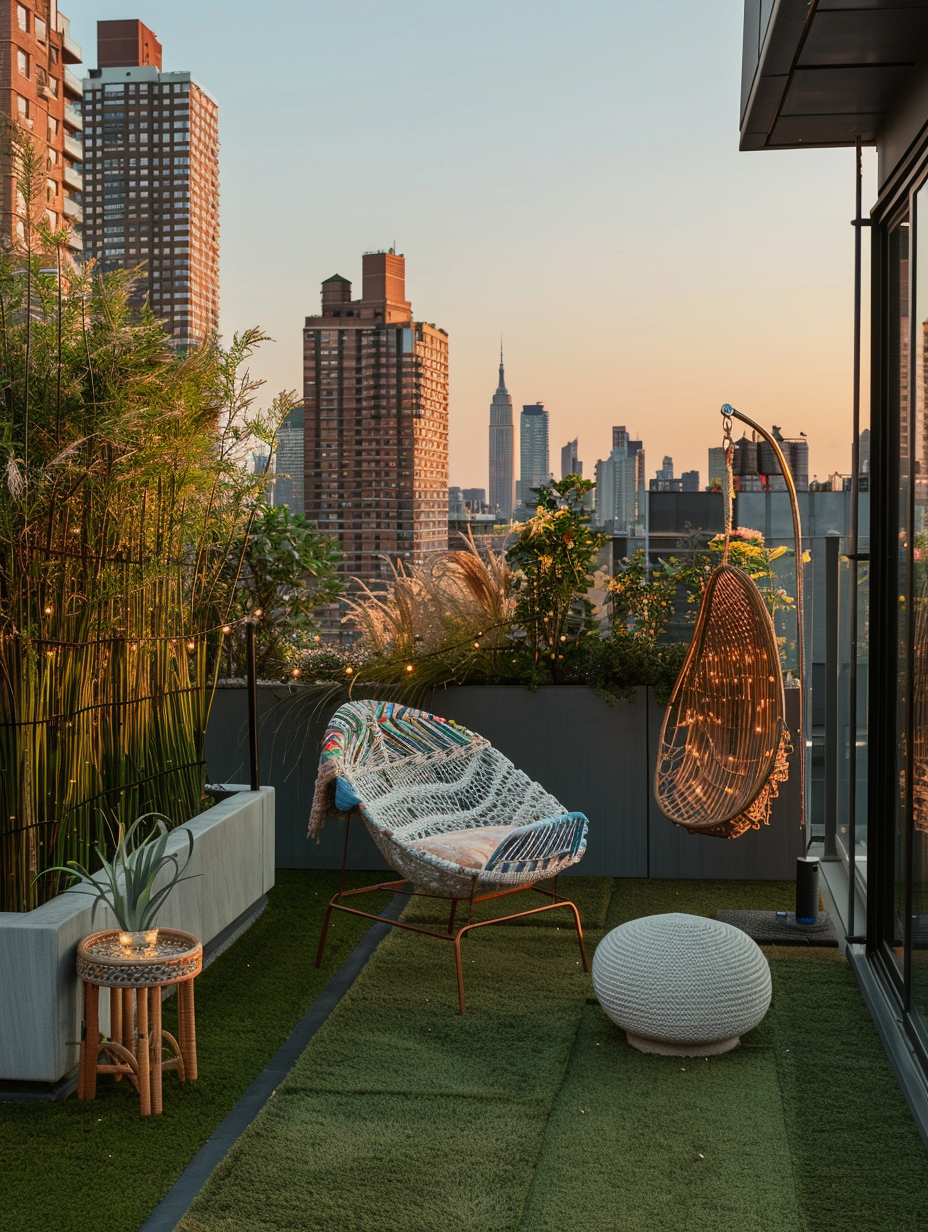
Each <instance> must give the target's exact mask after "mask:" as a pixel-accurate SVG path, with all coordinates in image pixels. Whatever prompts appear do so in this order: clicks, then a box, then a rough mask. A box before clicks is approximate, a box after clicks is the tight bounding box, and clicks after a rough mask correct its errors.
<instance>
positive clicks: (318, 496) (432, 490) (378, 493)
mask: <svg viewBox="0 0 928 1232" xmlns="http://www.w3.org/2000/svg"><path fill="white" fill-rule="evenodd" d="M363 271H364V282H363V288H362V292H361V298H360V299H359V300H353V299H352V298H351V283H350V282H349V281H348V279H347V278H342V277H341V275H339V274H335V275H334V276H333V277H332V278H327V279H326V280H325V282H324V283H323V284H322V314H321V316H311V317H307V318H306V326H305V329H304V330H303V390H304V424H305V433H304V450H305V476H306V481H305V495H304V505H305V512H306V516H307V517H308V518H310V519H311V520H312V521H313V522H315V523H316V525H317V526H318V527H319V529H320V530H322V531H327V532H328V533H329V534H331V535H334V536H337V537H338V539H339V542H340V544H341V549H342V554H343V564H342V568H343V571H344V572H345V573H346V574H347V575H348V576H349V577H358V578H362V579H363V580H365V581H372V580H379V579H386V578H389V577H390V576H391V573H390V565H389V564H388V563H387V561H386V560H384V559H383V558H384V557H387V558H388V560H391V561H399V562H402V561H409V560H419V559H421V558H422V556H424V555H425V554H426V553H428V552H433V551H436V550H439V549H444V548H447V546H448V335H447V334H446V332H445V331H444V330H443V329H437V328H436V327H435V326H434V325H427V324H425V322H423V321H415V320H413V316H412V305H411V304H410V303H409V301H408V300H407V299H406V262H405V260H404V259H403V257H401V256H397V255H396V254H394V253H393V252H392V251H391V252H373V253H365V254H364V259H363Z"/></svg>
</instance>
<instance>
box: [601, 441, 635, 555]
mask: <svg viewBox="0 0 928 1232" xmlns="http://www.w3.org/2000/svg"><path fill="white" fill-rule="evenodd" d="M638 471H639V466H638V455H632V456H629V452H628V447H627V445H617V446H616V447H615V448H614V449H613V450H612V452H611V453H610V454H609V457H608V458H605V459H601V460H600V461H599V462H597V463H596V489H595V493H596V514H595V521H596V524H597V525H598V526H602V527H604V528H606V529H607V530H608V531H609V532H610V533H612V534H615V535H624V534H628V533H631V532H633V531H634V528H635V526H636V525H637V524H638V523H639V522H641V521H642V520H643V509H644V501H645V500H646V499H647V498H646V497H645V495H644V493H643V491H642V490H641V487H640V484H639V476H638ZM639 510H641V511H642V515H641V516H639Z"/></svg>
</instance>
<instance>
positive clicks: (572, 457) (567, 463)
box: [561, 440, 583, 479]
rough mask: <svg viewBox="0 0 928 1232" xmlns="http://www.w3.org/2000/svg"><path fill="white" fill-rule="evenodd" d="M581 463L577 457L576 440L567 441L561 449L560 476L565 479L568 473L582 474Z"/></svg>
mask: <svg viewBox="0 0 928 1232" xmlns="http://www.w3.org/2000/svg"><path fill="white" fill-rule="evenodd" d="M582 474H583V463H582V462H581V461H580V459H579V458H578V457H577V442H576V440H572V441H568V442H567V444H566V445H565V446H564V448H563V449H562V450H561V478H562V479H566V478H567V476H568V475H582Z"/></svg>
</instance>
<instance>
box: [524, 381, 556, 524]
mask: <svg viewBox="0 0 928 1232" xmlns="http://www.w3.org/2000/svg"><path fill="white" fill-rule="evenodd" d="M550 479H551V467H550V465H549V463H548V412H547V411H546V410H545V407H544V403H543V402H535V403H532V404H531V405H530V406H523V407H522V414H521V415H520V416H519V500H520V502H521V504H522V505H523V506H528V505H529V504H530V503H531V501H532V500H533V496H532V489H533V488H540V487H541V486H542V484H547V483H548V482H549V481H550Z"/></svg>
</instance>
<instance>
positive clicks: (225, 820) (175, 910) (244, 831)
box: [0, 787, 274, 1083]
mask: <svg viewBox="0 0 928 1232" xmlns="http://www.w3.org/2000/svg"><path fill="white" fill-rule="evenodd" d="M185 830H190V831H191V832H192V833H193V835H194V847H193V857H192V859H191V861H190V866H189V868H188V869H187V873H188V874H190V873H203V874H204V876H202V877H196V878H194V879H193V880H191V881H184V882H182V883H181V884H180V885H178V886H177V887H176V888H175V889H174V892H173V893H172V894H171V895H170V896H169V898H168V901H167V903H166V904H165V906H164V907H163V909H162V911H161V913H160V914H159V916H158V918H157V920H156V923H157V924H159V925H164V926H165V927H166V928H182V929H185V930H186V931H187V932H191V933H194V934H195V935H196V936H197V937H199V938H200V940H201V941H202V942H203V944H204V946H208V945H209V944H210V942H212V941H214V940H215V939H216V938H217V937H219V936H220V934H222V933H223V932H224V931H225V930H227V929H228V928H229V927H230V926H231V925H233V924H234V923H235V921H236V920H238V919H239V917H240V916H243V915H245V914H246V913H247V912H248V911H249V909H250V908H252V907H253V906H254V905H255V904H256V903H257V902H258V900H259V899H261V897H262V896H263V895H264V894H266V893H267V891H268V890H269V889H270V888H271V887H272V886H273V884H274V789H273V788H272V787H262V788H261V789H260V790H259V791H257V792H251V791H247V790H243V791H241V792H239V794H237V795H235V796H232V797H231V798H230V799H228V800H223V801H222V802H221V803H220V804H216V805H214V806H213V807H212V808H211V809H208V810H207V811H206V812H205V813H201V814H200V816H198V817H196V818H194V819H193V820H192V821H188V822H187V823H186V824H185V825H184V826H181V827H179V828H178V830H176V831H175V832H174V833H173V834H172V835H171V838H170V841H169V843H168V848H167V850H168V852H174V851H177V852H181V853H183V852H184V851H185V850H186V847H187V840H186V838H184V835H183V831H185ZM91 911H92V902H91V899H90V896H89V895H85V894H77V893H74V892H72V891H69V892H67V893H65V894H61V895H59V896H58V897H57V898H55V899H53V900H52V901H51V902H48V903H44V904H43V905H42V906H41V907H37V908H36V910H35V911H28V912H23V913H17V912H11V911H4V912H0V1081H21V1082H48V1083H55V1082H58V1081H59V1080H60V1079H62V1078H63V1077H65V1075H67V1074H68V1072H69V1071H70V1070H72V1069H73V1068H74V1067H75V1065H76V1064H77V1061H78V1044H77V1041H79V1040H80V1008H81V1007H80V992H79V985H78V981H77V976H76V974H75V970H74V964H75V955H76V952H77V944H78V942H79V941H80V939H81V938H82V937H85V936H86V935H87V934H88V933H90V932H93V931H95V930H96V929H100V928H111V927H114V926H115V923H116V921H115V920H114V919H113V918H112V916H111V915H110V913H109V912H108V911H107V910H106V909H105V908H104V907H102V906H101V907H99V908H98V910H97V913H96V915H95V917H94V920H93V923H92V924H91V919H90V916H91ZM106 1001H107V998H105V997H104V998H102V1000H101V1011H103V1012H107V1006H106ZM101 1025H103V1026H104V1027H105V1025H106V1023H105V1021H104V1022H103V1023H101Z"/></svg>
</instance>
